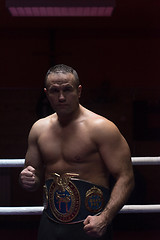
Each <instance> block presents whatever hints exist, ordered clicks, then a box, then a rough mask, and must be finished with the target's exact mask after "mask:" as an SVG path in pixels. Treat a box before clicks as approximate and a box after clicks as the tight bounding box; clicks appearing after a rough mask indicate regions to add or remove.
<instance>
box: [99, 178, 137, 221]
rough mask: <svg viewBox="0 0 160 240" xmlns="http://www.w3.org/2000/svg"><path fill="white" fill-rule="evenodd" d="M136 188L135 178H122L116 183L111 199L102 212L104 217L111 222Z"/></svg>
mask: <svg viewBox="0 0 160 240" xmlns="http://www.w3.org/2000/svg"><path fill="white" fill-rule="evenodd" d="M133 188H134V178H133V177H131V178H129V179H124V178H120V179H119V180H117V182H116V183H115V185H114V187H113V190H112V192H111V196H110V200H109V202H108V203H107V205H106V207H105V209H104V210H103V212H102V213H101V215H102V217H104V219H106V221H107V223H108V224H110V223H111V222H112V220H113V219H114V217H115V216H116V215H117V213H118V212H119V211H120V209H121V208H122V207H123V205H124V204H125V203H126V202H127V200H128V198H129V196H130V194H131V192H132V190H133Z"/></svg>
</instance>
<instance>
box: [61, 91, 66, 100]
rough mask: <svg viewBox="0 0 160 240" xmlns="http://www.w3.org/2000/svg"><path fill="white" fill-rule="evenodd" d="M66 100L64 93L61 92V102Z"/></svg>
mask: <svg viewBox="0 0 160 240" xmlns="http://www.w3.org/2000/svg"><path fill="white" fill-rule="evenodd" d="M65 100H66V98H65V96H64V93H63V92H62V91H60V92H59V101H60V102H64V101H65Z"/></svg>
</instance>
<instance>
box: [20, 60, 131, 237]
mask: <svg viewBox="0 0 160 240" xmlns="http://www.w3.org/2000/svg"><path fill="white" fill-rule="evenodd" d="M44 91H45V93H46V95H47V98H48V100H49V102H50V104H51V106H52V108H53V109H54V110H55V113H54V114H52V115H50V116H48V117H46V118H43V119H40V120H38V121H37V122H36V123H35V124H34V125H33V127H32V129H31V131H30V134H29V140H28V150H27V153H26V158H25V168H24V169H23V171H22V172H21V173H20V182H21V184H22V186H23V187H24V188H25V189H27V190H29V191H34V190H36V189H37V188H38V186H39V183H40V181H41V179H42V175H43V173H44V175H45V188H44V190H45V201H44V212H43V214H42V219H41V223H40V229H39V236H38V239H45V240H47V239H60V240H62V239H74V240H75V239H81V240H85V239H86V240H88V239H96V238H98V239H109V228H110V224H111V222H112V220H113V218H114V217H115V215H116V214H117V213H118V212H119V210H120V209H121V208H122V206H123V205H124V204H125V203H126V201H127V199H128V197H129V195H130V193H131V191H132V189H133V186H134V177H133V170H132V164H131V157H130V150H129V147H128V144H127V142H126V140H125V139H124V137H123V136H122V135H121V133H120V132H119V130H118V128H117V127H116V126H115V125H114V124H113V123H112V122H110V121H109V120H107V119H106V118H104V117H102V116H99V115H97V114H95V113H93V112H91V111H89V110H88V109H86V108H84V107H83V106H82V105H80V104H79V98H80V96H81V91H82V86H81V85H80V83H79V78H78V75H77V72H76V71H75V70H74V69H72V68H71V67H68V66H66V65H63V64H61V65H56V66H54V67H52V68H51V69H49V71H48V72H47V74H46V78H45V88H44ZM110 175H112V176H113V177H114V179H115V184H114V187H113V189H112V191H111V193H109V177H110ZM109 194H110V195H109Z"/></svg>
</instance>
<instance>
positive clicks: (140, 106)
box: [0, 0, 160, 240]
mask: <svg viewBox="0 0 160 240" xmlns="http://www.w3.org/2000/svg"><path fill="white" fill-rule="evenodd" d="M116 3H117V7H116V9H115V11H114V13H113V15H112V17H12V16H11V15H10V13H9V12H8V10H7V9H6V8H5V1H4V0H0V129H1V131H0V132H1V134H0V158H24V156H25V152H26V148H27V137H28V133H29V130H30V128H31V126H32V124H33V123H34V122H35V121H36V120H37V119H38V118H40V117H42V116H44V115H45V114H46V112H48V111H49V110H50V109H48V105H46V102H45V99H44V96H43V93H42V92H43V91H42V90H43V80H44V76H45V73H46V72H47V70H48V69H49V68H50V67H51V66H52V65H54V64H58V63H64V64H67V65H71V66H72V67H74V68H75V69H76V70H77V71H78V73H79V77H80V80H81V83H82V86H83V94H82V99H81V103H82V104H83V105H84V106H85V107H87V108H89V109H91V110H93V111H95V112H97V113H99V114H101V115H103V116H105V117H107V118H108V119H110V120H111V121H113V122H114V123H115V124H116V125H117V126H118V127H119V129H120V131H121V132H122V134H123V135H124V137H125V138H126V140H127V141H128V144H129V146H130V149H131V153H132V156H159V148H160V97H159V92H160V80H159V79H160V67H159V59H160V47H159V46H160V1H159V0H130V1H128V0H117V1H116ZM20 170H21V169H18V168H17V169H15V168H14V169H13V168H12V169H2V168H1V169H0V173H1V175H0V189H1V191H0V192H1V194H0V204H1V206H36V205H42V201H41V199H42V198H41V190H39V191H38V192H36V193H26V192H25V191H24V190H22V189H21V187H20V186H19V184H18V175H19V172H20ZM159 170H160V167H159V166H136V167H134V171H135V176H136V188H135V191H134V193H133V195H132V196H131V199H130V200H129V204H130V203H133V204H156V203H157V204H158V203H159V202H160V190H159V181H160V178H159ZM0 221H1V227H0V234H2V236H4V238H5V239H10V237H11V236H12V235H13V234H14V236H15V239H21V238H22V239H28V237H30V239H31V240H32V239H36V233H37V226H38V221H39V216H23V217H22V216H17V217H15V216H0ZM114 228H115V240H116V239H119V240H120V239H123V240H124V239H135V238H137V239H143V238H145V239H155V240H156V239H159V238H158V237H159V234H160V231H159V229H160V215H159V214H158V213H155V214H137V215H136V214H125V215H122V214H119V215H118V216H117V217H116V219H115V221H114ZM22 236H23V237H22Z"/></svg>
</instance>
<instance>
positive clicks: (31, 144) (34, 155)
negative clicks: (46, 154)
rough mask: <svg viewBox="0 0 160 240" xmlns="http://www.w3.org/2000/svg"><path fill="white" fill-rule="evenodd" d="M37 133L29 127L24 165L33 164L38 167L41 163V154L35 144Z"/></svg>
mask: <svg viewBox="0 0 160 240" xmlns="http://www.w3.org/2000/svg"><path fill="white" fill-rule="evenodd" d="M37 139H38V137H37V134H36V131H35V130H34V129H31V131H30V134H29V137H28V149H27V153H26V156H25V165H26V166H29V165H31V166H33V167H34V168H38V167H39V165H40V164H41V156H40V151H39V148H38V144H37Z"/></svg>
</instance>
